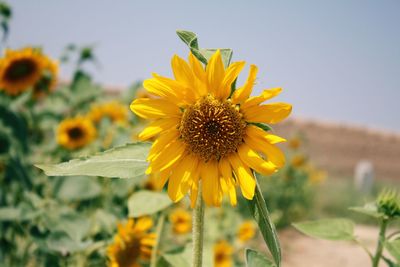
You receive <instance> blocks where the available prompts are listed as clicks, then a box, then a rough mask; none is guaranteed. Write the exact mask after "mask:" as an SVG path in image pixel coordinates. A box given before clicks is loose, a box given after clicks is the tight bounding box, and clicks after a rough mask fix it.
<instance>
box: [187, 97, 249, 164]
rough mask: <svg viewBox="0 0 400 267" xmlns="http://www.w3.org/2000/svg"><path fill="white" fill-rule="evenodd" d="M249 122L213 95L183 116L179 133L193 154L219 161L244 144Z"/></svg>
mask: <svg viewBox="0 0 400 267" xmlns="http://www.w3.org/2000/svg"><path fill="white" fill-rule="evenodd" d="M245 128H246V122H245V121H244V119H243V117H242V115H241V114H240V112H239V111H238V110H237V109H236V108H235V106H234V105H232V103H230V102H228V101H219V100H216V99H214V98H213V97H211V96H206V97H204V98H202V99H200V100H199V101H198V102H197V103H196V104H194V105H192V106H190V107H189V108H187V109H186V110H185V112H184V113H183V117H182V120H181V125H180V128H179V129H180V133H181V137H182V139H183V141H184V142H185V143H186V144H187V145H188V149H189V150H190V152H192V153H194V154H196V155H198V156H200V157H201V158H202V159H203V160H205V161H209V160H210V159H215V160H219V159H221V158H223V157H224V156H225V155H227V154H229V153H231V152H234V151H236V149H237V147H238V146H239V145H240V144H241V143H242V142H243V135H244V130H245Z"/></svg>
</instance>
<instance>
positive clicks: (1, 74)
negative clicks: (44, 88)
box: [0, 47, 56, 95]
mask: <svg viewBox="0 0 400 267" xmlns="http://www.w3.org/2000/svg"><path fill="white" fill-rule="evenodd" d="M54 64H56V63H54V62H53V61H51V60H50V59H49V58H48V57H47V56H45V55H43V54H42V53H41V52H40V50H38V49H35V48H32V47H27V48H23V49H20V50H10V49H7V50H6V51H5V53H4V56H3V57H2V58H1V59H0V90H4V91H5V92H6V93H7V94H9V95H18V94H20V93H22V92H24V91H25V90H27V89H29V88H31V87H32V88H33V87H34V86H35V85H36V84H37V83H38V82H40V80H41V79H42V77H43V75H44V74H45V72H46V71H49V72H52V74H53V75H54V76H56V74H54V73H56V68H55V66H56V65H54ZM53 72H54V73H53ZM54 79H55V77H54Z"/></svg>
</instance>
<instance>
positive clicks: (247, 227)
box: [236, 221, 256, 242]
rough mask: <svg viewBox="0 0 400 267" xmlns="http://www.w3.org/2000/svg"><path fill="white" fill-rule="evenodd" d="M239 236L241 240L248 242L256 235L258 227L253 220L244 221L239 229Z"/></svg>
mask: <svg viewBox="0 0 400 267" xmlns="http://www.w3.org/2000/svg"><path fill="white" fill-rule="evenodd" d="M236 235H237V238H238V239H239V240H240V241H241V242H246V241H249V240H250V239H252V238H253V237H254V236H255V235H256V228H255V227H254V224H253V222H252V221H245V222H243V223H242V224H241V225H240V226H239V229H238V231H237V234H236Z"/></svg>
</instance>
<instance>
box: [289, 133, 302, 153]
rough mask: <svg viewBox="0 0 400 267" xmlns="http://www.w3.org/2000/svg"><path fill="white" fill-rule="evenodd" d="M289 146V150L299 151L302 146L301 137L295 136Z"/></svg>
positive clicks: (290, 140)
mask: <svg viewBox="0 0 400 267" xmlns="http://www.w3.org/2000/svg"><path fill="white" fill-rule="evenodd" d="M288 146H289V148H291V149H293V150H296V149H298V148H299V147H300V146H301V140H300V137H298V136H295V137H293V138H291V139H289V141H288Z"/></svg>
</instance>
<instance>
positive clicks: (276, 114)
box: [242, 103, 292, 124]
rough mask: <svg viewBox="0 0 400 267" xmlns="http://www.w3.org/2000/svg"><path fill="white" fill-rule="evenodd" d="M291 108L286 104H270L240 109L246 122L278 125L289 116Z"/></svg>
mask: <svg viewBox="0 0 400 267" xmlns="http://www.w3.org/2000/svg"><path fill="white" fill-rule="evenodd" d="M291 111H292V106H291V105H289V104H286V103H272V104H267V105H262V106H252V107H249V108H247V109H242V112H243V113H244V117H245V120H246V121H249V122H261V123H271V124H274V123H278V122H280V121H282V120H284V119H285V118H286V117H287V116H289V114H290V112H291Z"/></svg>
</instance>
